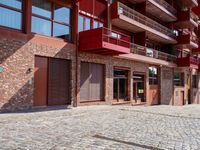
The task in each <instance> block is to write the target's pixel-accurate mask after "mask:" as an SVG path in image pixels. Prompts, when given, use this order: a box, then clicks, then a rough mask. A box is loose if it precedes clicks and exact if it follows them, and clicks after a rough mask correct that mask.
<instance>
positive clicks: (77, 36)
mask: <svg viewBox="0 0 200 150" xmlns="http://www.w3.org/2000/svg"><path fill="white" fill-rule="evenodd" d="M74 6H75V18H74V19H75V20H76V21H75V35H76V37H75V45H76V54H75V55H76V56H75V57H76V58H75V60H76V61H75V66H76V67H75V68H76V71H75V72H76V75H75V76H76V79H75V80H76V81H75V85H76V86H75V101H74V103H73V106H74V107H77V106H78V74H79V67H78V62H79V60H78V50H79V33H78V15H79V1H77V2H75V5H74Z"/></svg>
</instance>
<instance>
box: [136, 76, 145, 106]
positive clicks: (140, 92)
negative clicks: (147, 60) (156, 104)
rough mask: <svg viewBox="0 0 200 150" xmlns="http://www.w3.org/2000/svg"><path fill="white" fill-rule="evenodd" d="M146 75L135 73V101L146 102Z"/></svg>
mask: <svg viewBox="0 0 200 150" xmlns="http://www.w3.org/2000/svg"><path fill="white" fill-rule="evenodd" d="M145 93H146V90H145V75H144V74H138V73H133V100H135V103H141V102H146V98H145Z"/></svg>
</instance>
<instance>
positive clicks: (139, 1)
mask: <svg viewBox="0 0 200 150" xmlns="http://www.w3.org/2000/svg"><path fill="white" fill-rule="evenodd" d="M128 1H129V2H131V3H133V4H137V3H142V2H145V1H146V0H128Z"/></svg>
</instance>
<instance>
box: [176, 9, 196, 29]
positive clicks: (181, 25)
mask: <svg viewBox="0 0 200 150" xmlns="http://www.w3.org/2000/svg"><path fill="white" fill-rule="evenodd" d="M174 25H175V26H176V28H178V29H186V28H195V27H198V17H197V16H196V15H195V14H194V13H193V12H192V11H190V10H187V11H179V12H178V21H177V22H176V23H174Z"/></svg>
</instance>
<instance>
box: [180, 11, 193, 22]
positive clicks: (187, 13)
mask: <svg viewBox="0 0 200 150" xmlns="http://www.w3.org/2000/svg"><path fill="white" fill-rule="evenodd" d="M189 20H190V10H187V11H178V21H189Z"/></svg>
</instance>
